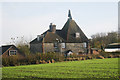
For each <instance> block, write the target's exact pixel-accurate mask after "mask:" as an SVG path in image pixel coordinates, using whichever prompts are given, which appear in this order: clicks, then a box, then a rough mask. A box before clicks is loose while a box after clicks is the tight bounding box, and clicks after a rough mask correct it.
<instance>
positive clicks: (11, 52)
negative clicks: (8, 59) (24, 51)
mask: <svg viewBox="0 0 120 80" xmlns="http://www.w3.org/2000/svg"><path fill="white" fill-rule="evenodd" d="M16 53H17V50H10V51H9V55H10V56H11V55H16Z"/></svg>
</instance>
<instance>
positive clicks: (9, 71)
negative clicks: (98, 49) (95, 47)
mask: <svg viewBox="0 0 120 80" xmlns="http://www.w3.org/2000/svg"><path fill="white" fill-rule="evenodd" d="M118 59H119V58H108V59H93V60H84V61H69V62H58V63H51V64H37V65H25V66H16V67H3V68H2V77H3V78H118V76H119V74H118Z"/></svg>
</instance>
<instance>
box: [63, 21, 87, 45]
mask: <svg viewBox="0 0 120 80" xmlns="http://www.w3.org/2000/svg"><path fill="white" fill-rule="evenodd" d="M76 32H78V33H80V37H79V38H76V37H75V33H76ZM61 34H62V37H63V38H64V39H65V40H66V42H75V43H77V42H88V38H87V37H86V36H85V34H84V33H83V31H82V30H81V29H80V27H79V26H78V25H77V24H76V22H75V21H74V20H72V19H68V20H67V22H66V23H65V25H64V27H63V28H62V31H61Z"/></svg>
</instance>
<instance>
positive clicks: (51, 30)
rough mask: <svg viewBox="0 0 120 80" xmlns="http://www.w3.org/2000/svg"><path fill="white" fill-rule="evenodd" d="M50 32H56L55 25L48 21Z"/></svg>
mask: <svg viewBox="0 0 120 80" xmlns="http://www.w3.org/2000/svg"><path fill="white" fill-rule="evenodd" d="M49 27H50V32H52V33H56V25H53V24H52V23H50V26H49Z"/></svg>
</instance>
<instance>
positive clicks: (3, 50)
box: [1, 45, 18, 54]
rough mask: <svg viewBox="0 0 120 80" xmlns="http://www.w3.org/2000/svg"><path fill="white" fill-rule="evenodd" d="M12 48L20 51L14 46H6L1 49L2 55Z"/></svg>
mask: <svg viewBox="0 0 120 80" xmlns="http://www.w3.org/2000/svg"><path fill="white" fill-rule="evenodd" d="M11 47H14V48H15V49H16V50H18V49H17V48H16V47H15V46H14V45H4V46H2V47H1V48H2V54H3V53H4V52H5V51H7V50H8V49H9V48H11Z"/></svg>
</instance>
